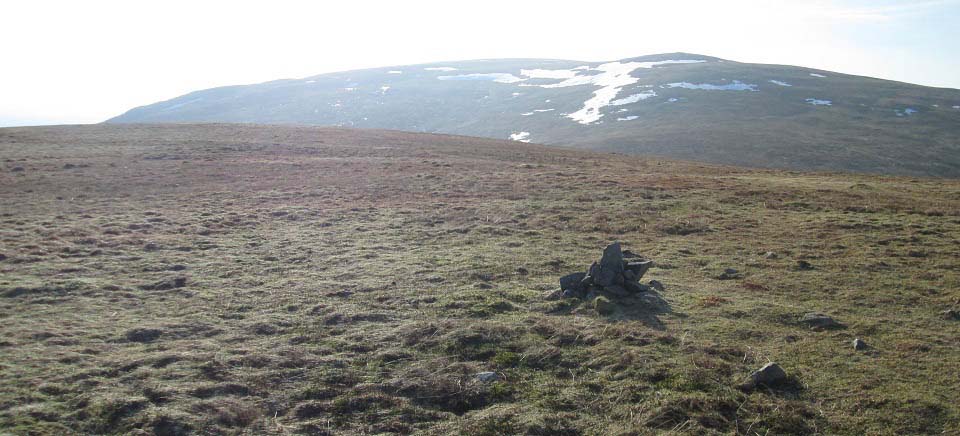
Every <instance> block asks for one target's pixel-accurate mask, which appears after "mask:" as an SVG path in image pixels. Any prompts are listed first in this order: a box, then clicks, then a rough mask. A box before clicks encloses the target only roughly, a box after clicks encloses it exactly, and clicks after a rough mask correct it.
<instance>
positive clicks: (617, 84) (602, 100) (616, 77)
mask: <svg viewBox="0 0 960 436" xmlns="http://www.w3.org/2000/svg"><path fill="white" fill-rule="evenodd" d="M701 62H706V61H704V60H666V61H656V62H623V63H621V62H608V63H605V64H601V65H599V66H597V67H596V68H588V69H579V67H578V70H554V71H563V73H559V72H558V73H552V74H554V75H555V76H557V77H559V76H561V75H563V76H564V77H566V78H565V79H564V80H563V81H561V82H557V83H550V84H545V85H532V86H539V87H541V88H566V87H568V86H581V85H594V86H599V87H600V89H598V90H596V91H594V92H593V97H592V98H590V99H589V100H587V101H585V102H583V108H581V109H580V110H578V111H576V112H573V113H571V114H567V118H570V119H572V120H574V121H576V122H578V123H580V124H590V123H595V122H597V121H599V120H600V117H602V116H603V114H602V113H600V109H601V108H603V107H605V106H609V105H610V102H612V101H613V100H614V99H615V98H616V97H617V94H619V93H620V90H621V89H623V87H624V86H627V85H632V84H634V83H637V82H638V81H639V80H640V79H638V78H636V77H633V76H632V75H630V73H632V72H633V71H635V70H637V69H640V68H653V67H656V66H659V65H671V64H694V63H701ZM540 71H541V72H538V73H537V74H540V75H544V74H546V73H543V72H542V71H547V70H540ZM577 71H586V72H595V71H596V72H599V74H589V75H580V74H579V73H578V72H577ZM570 73H574V74H573V75H570ZM629 98H632V96H631V97H627V99H629ZM642 98H643V97H638V100H637V101H639V99H642ZM624 104H626V103H624Z"/></svg>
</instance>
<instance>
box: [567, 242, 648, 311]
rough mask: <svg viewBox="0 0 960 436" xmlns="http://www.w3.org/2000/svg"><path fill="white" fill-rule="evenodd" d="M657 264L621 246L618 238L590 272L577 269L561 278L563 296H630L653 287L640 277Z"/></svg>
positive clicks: (581, 297) (589, 297) (590, 298)
mask: <svg viewBox="0 0 960 436" xmlns="http://www.w3.org/2000/svg"><path fill="white" fill-rule="evenodd" d="M651 266H653V261H652V260H644V259H641V258H640V257H639V256H637V255H636V254H633V253H631V252H630V251H629V250H627V251H623V250H621V249H620V243H619V242H614V243H613V244H610V245H608V246H607V248H605V249H603V257H601V258H600V261H599V262H594V263H593V264H592V265H590V269H588V270H587V271H586V272H576V273H573V274H568V275H565V276H563V277H561V278H560V293H559V295H558V297H560V298H580V299H584V300H592V299H593V298H595V297H599V296H606V297H613V298H620V297H628V296H630V295H634V294H639V293H641V292H646V291H649V290H650V287H649V286H647V285H644V284H641V283H640V279H641V278H642V277H643V275H644V274H646V272H647V270H649V269H650V267H651Z"/></svg>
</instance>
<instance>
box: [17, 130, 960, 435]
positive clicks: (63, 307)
mask: <svg viewBox="0 0 960 436" xmlns="http://www.w3.org/2000/svg"><path fill="white" fill-rule="evenodd" d="M0 202H2V204H4V205H6V207H4V208H3V209H2V210H0V223H2V227H0V228H2V231H0V319H2V320H3V322H2V323H0V433H5V434H6V433H12V434H69V433H81V434H160V435H165V434H166V435H170V434H188V433H195V434H240V433H243V432H245V433H246V434H391V433H400V434H407V433H412V432H422V433H425V434H491V435H492V434H544V435H546V434H551V435H556V434H567V435H573V434H650V433H658V432H660V433H663V432H670V433H671V434H691V435H703V434H751V435H752V434H761V435H762V434H777V435H783V434H804V435H806V434H831V435H843V434H847V435H862V434H876V435H884V434H889V435H895V434H956V433H958V432H960V408H958V404H957V402H956V398H957V397H958V394H960V392H958V385H957V379H956V376H957V374H958V373H960V343H958V338H960V321H958V320H957V319H956V317H955V315H956V312H953V313H946V314H945V313H944V312H945V311H947V310H948V309H957V308H958V305H960V272H958V270H957V268H956V259H957V250H958V241H960V239H958V238H960V215H958V211H960V182H956V181H933V180H927V179H921V180H916V179H906V178H897V177H877V176H866V175H849V174H847V175H843V174H826V173H819V174H802V173H793V172H781V171H772V170H750V169H742V168H735V167H727V166H715V165H706V164H697V163H690V162H680V161H670V160H659V159H653V158H646V157H632V156H624V155H616V154H601V153H595V152H589V151H581V150H573V149H560V148H549V147H544V146H540V145H535V144H523V143H518V142H516V141H506V140H488V139H478V138H468V137H459V136H445V135H428V134H417V133H403V132H394V131H382V130H366V131H364V130H352V129H341V128H317V127H304V126H298V127H293V126H288V127H283V126H253V125H129V126H127V125H98V126H80V127H46V128H8V129H0ZM612 241H620V242H621V243H622V244H623V247H624V248H626V249H629V250H631V251H633V252H634V253H636V254H638V255H641V256H643V257H645V258H648V259H652V260H654V262H655V265H656V266H655V267H654V268H653V269H651V270H650V271H649V272H648V273H647V275H646V277H645V278H644V281H645V283H646V281H648V280H657V281H659V282H661V283H662V284H663V288H662V289H660V290H650V291H647V292H644V293H643V294H642V297H640V298H637V299H624V300H622V301H614V307H613V309H612V310H611V311H609V312H604V314H601V313H599V312H597V311H596V310H594V309H593V306H592V303H588V302H581V301H580V300H578V299H575V298H574V299H564V300H550V299H547V298H546V297H545V294H548V293H550V292H551V291H553V290H555V289H557V287H558V282H557V280H558V279H559V277H561V276H563V275H566V274H569V273H572V272H576V271H583V270H584V269H585V268H586V267H587V266H588V265H590V262H592V261H594V260H596V259H597V258H598V256H599V253H600V250H602V249H603V248H604V247H605V246H606V245H607V244H609V243H610V242H612ZM731 269H732V270H735V271H733V272H731V271H730V270H731ZM808 312H822V313H825V314H827V315H829V316H831V317H833V318H834V319H835V320H836V321H837V322H838V323H840V324H841V325H840V326H839V327H838V328H833V329H826V330H817V329H811V328H810V327H809V326H807V325H804V324H803V323H802V322H801V321H800V319H801V317H802V316H803V315H804V314H806V313H808ZM854 338H860V339H862V340H863V341H865V342H866V343H867V344H868V348H867V349H865V350H855V349H854V348H853V347H852V346H851V341H852V340H853V339H854ZM768 361H776V362H777V363H778V364H779V365H780V366H781V367H782V368H783V370H784V371H785V372H786V374H787V381H786V382H785V383H781V384H777V385H775V386H771V387H763V388H760V389H754V390H744V389H741V388H739V387H738V386H739V385H740V384H741V382H742V381H743V380H744V379H745V378H746V377H747V376H748V374H750V372H751V371H753V370H755V369H757V368H759V367H760V366H761V365H764V364H765V363H767V362H768ZM488 372H492V373H494V375H492V376H489V375H485V376H484V378H480V376H479V374H488Z"/></svg>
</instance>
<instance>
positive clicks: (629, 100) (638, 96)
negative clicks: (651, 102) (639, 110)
mask: <svg viewBox="0 0 960 436" xmlns="http://www.w3.org/2000/svg"><path fill="white" fill-rule="evenodd" d="M656 96H657V93H656V92H653V91H643V92H641V93H639V94H633V95H628V96H626V97H624V98H620V99H617V100H614V101H611V102H610V106H623V105H625V104H630V103H636V102H638V101H640V100H646V99H648V98H650V97H656Z"/></svg>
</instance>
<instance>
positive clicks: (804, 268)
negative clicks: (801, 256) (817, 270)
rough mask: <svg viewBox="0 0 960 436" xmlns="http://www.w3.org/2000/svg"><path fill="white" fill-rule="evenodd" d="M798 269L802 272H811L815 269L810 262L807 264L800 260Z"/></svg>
mask: <svg viewBox="0 0 960 436" xmlns="http://www.w3.org/2000/svg"><path fill="white" fill-rule="evenodd" d="M797 269H798V270H800V271H810V270H812V269H814V268H813V265H811V264H810V262H807V261H805V260H798V261H797Z"/></svg>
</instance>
